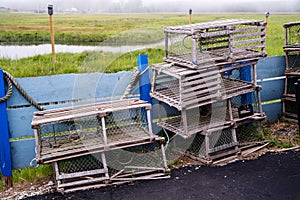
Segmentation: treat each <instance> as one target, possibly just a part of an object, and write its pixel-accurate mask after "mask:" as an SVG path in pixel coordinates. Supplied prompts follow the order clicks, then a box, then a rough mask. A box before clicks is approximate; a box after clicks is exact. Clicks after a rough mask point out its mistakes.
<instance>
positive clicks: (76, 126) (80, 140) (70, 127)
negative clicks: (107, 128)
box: [39, 116, 103, 151]
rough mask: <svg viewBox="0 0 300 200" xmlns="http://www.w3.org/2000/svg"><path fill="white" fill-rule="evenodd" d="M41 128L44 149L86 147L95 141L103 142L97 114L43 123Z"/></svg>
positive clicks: (64, 149)
mask: <svg viewBox="0 0 300 200" xmlns="http://www.w3.org/2000/svg"><path fill="white" fill-rule="evenodd" d="M39 130H40V132H39V133H40V142H41V149H43V150H44V151H50V150H51V149H54V148H59V149H61V150H62V151H67V150H71V149H73V148H74V147H75V146H76V147H84V146H85V145H88V144H94V143H95V142H97V143H100V144H101V143H103V140H102V139H101V138H102V127H101V123H99V118H98V117H95V116H92V117H84V118H81V119H78V120H69V121H65V122H57V123H56V124H45V125H41V126H40V128H39Z"/></svg>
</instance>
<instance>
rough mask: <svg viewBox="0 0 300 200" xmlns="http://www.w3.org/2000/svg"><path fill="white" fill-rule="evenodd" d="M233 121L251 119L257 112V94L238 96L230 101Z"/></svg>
mask: <svg viewBox="0 0 300 200" xmlns="http://www.w3.org/2000/svg"><path fill="white" fill-rule="evenodd" d="M231 104H232V115H233V119H239V118H245V117H251V116H252V115H253V114H255V113H258V112H259V104H260V102H258V99H257V93H256V92H251V93H248V94H243V95H239V96H236V97H233V98H232V99H231Z"/></svg>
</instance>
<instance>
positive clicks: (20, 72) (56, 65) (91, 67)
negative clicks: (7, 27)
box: [0, 49, 164, 77]
mask: <svg viewBox="0 0 300 200" xmlns="http://www.w3.org/2000/svg"><path fill="white" fill-rule="evenodd" d="M139 54H147V55H148V56H149V64H150V65H151V64H154V63H159V62H162V58H163V55H164V52H163V50H161V49H144V50H139V51H134V52H129V53H125V54H113V53H104V52H99V51H91V52H88V51H86V52H83V53H75V54H73V53H58V54H57V55H56V61H55V62H52V56H51V55H50V54H49V55H38V56H33V57H29V58H23V59H19V60H12V59H0V66H1V68H2V69H3V70H5V71H7V72H9V73H10V74H12V75H13V76H14V77H35V76H46V75H55V74H68V73H91V72H105V73H114V72H118V71H125V70H126V71H130V70H133V69H134V68H136V66H137V56H138V55H139Z"/></svg>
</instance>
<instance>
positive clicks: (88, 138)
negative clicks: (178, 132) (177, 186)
mask: <svg viewBox="0 0 300 200" xmlns="http://www.w3.org/2000/svg"><path fill="white" fill-rule="evenodd" d="M150 109H151V104H148V103H146V102H144V101H142V100H139V99H126V100H120V101H113V102H105V103H95V104H88V105H79V106H73V107H68V108H60V109H53V110H47V111H39V112H35V113H34V116H33V120H32V128H33V129H34V133H35V139H36V159H37V162H38V163H53V165H54V169H55V176H56V181H57V188H58V189H59V190H65V191H72V190H76V189H82V188H91V187H98V186H105V185H107V184H118V183H122V182H126V181H132V180H140V179H157V178H165V177H167V172H168V168H167V164H166V158H165V152H164V148H163V143H164V138H162V137H158V136H156V135H154V134H153V133H152V124H151V121H150V120H151V117H150Z"/></svg>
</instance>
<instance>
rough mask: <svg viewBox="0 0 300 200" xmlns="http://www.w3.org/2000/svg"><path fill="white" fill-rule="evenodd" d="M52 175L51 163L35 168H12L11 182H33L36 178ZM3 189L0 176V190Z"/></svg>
mask: <svg viewBox="0 0 300 200" xmlns="http://www.w3.org/2000/svg"><path fill="white" fill-rule="evenodd" d="M50 176H53V169H52V166H51V165H41V166H39V167H37V168H32V167H27V168H24V169H17V170H13V183H20V182H30V183H34V182H35V181H37V180H41V179H44V178H48V177H50ZM2 189H3V186H2V180H1V176H0V190H2Z"/></svg>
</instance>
